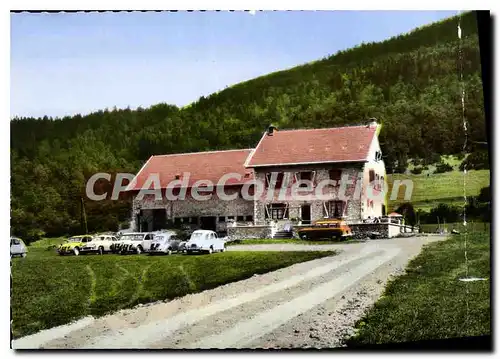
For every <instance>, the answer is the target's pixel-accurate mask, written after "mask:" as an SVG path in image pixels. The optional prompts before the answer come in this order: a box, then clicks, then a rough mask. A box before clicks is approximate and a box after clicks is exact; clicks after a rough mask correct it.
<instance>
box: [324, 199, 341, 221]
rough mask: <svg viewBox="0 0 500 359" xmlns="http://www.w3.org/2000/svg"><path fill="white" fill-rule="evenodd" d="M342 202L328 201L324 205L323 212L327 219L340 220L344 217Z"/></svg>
mask: <svg viewBox="0 0 500 359" xmlns="http://www.w3.org/2000/svg"><path fill="white" fill-rule="evenodd" d="M344 209H345V202H344V201H330V202H328V203H327V204H326V206H325V210H326V212H327V213H326V215H327V217H328V218H340V217H342V216H343V215H344Z"/></svg>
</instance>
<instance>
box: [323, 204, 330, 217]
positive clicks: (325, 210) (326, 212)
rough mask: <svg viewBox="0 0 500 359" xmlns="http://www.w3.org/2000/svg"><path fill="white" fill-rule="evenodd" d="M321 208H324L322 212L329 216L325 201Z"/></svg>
mask: <svg viewBox="0 0 500 359" xmlns="http://www.w3.org/2000/svg"><path fill="white" fill-rule="evenodd" d="M323 210H324V213H325V217H327V218H328V217H329V215H328V208H327V207H326V202H323Z"/></svg>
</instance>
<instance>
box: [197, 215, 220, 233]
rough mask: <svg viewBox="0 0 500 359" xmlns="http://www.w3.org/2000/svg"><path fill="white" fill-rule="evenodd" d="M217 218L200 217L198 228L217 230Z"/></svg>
mask: <svg viewBox="0 0 500 359" xmlns="http://www.w3.org/2000/svg"><path fill="white" fill-rule="evenodd" d="M216 220H217V217H200V228H201V229H208V230H210V231H215V230H216V228H217V224H216V223H217V222H216Z"/></svg>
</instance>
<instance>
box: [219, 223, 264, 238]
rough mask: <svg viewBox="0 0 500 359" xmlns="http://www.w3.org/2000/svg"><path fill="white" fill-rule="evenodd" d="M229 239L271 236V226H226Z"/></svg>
mask: <svg viewBox="0 0 500 359" xmlns="http://www.w3.org/2000/svg"><path fill="white" fill-rule="evenodd" d="M227 236H228V237H229V239H230V240H241V239H261V238H272V235H271V226H236V227H228V228H227Z"/></svg>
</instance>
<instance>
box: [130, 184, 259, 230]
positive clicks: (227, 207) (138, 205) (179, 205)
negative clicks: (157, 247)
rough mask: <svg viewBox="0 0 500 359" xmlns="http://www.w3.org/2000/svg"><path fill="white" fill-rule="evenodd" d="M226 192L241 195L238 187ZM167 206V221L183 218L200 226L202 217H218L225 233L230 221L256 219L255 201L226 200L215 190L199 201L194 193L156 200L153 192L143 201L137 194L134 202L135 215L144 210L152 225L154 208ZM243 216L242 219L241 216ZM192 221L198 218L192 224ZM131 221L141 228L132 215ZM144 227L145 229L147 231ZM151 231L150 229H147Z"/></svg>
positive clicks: (217, 221) (218, 223) (183, 220)
mask: <svg viewBox="0 0 500 359" xmlns="http://www.w3.org/2000/svg"><path fill="white" fill-rule="evenodd" d="M225 192H226V193H227V194H239V192H240V191H239V189H238V188H232V189H225ZM158 209H164V210H165V215H166V220H167V221H176V220H179V219H181V222H182V223H188V224H193V225H195V226H196V225H197V224H198V223H199V219H196V218H199V217H217V218H216V225H217V229H216V230H217V231H220V232H224V231H225V230H226V224H227V222H228V220H230V219H234V220H238V218H239V217H240V219H241V221H245V222H248V221H250V222H253V220H254V203H253V201H248V200H245V199H243V198H241V196H239V195H238V197H236V198H235V199H234V200H230V201H224V200H221V199H220V198H218V196H217V195H216V194H215V193H214V194H213V195H212V197H211V198H210V199H207V200H203V201H199V200H195V199H194V198H192V197H191V196H186V198H185V199H183V200H172V201H171V200H168V199H167V198H165V197H164V196H163V198H162V199H161V200H155V198H154V196H153V195H146V196H144V197H143V198H142V199H141V200H138V199H137V197H134V200H133V205H132V215H133V216H134V213H135V214H137V212H138V211H139V210H142V212H141V213H142V215H143V217H144V218H145V219H146V221H147V222H148V223H149V227H152V218H153V216H152V213H153V210H158ZM241 217H242V218H241ZM193 221H198V222H196V223H193ZM131 222H133V224H134V225H135V230H139V228H137V227H138V225H137V223H136V222H137V221H136V220H135V219H134V218H132V220H131ZM144 230H145V229H143V231H144ZM147 230H151V229H147Z"/></svg>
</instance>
